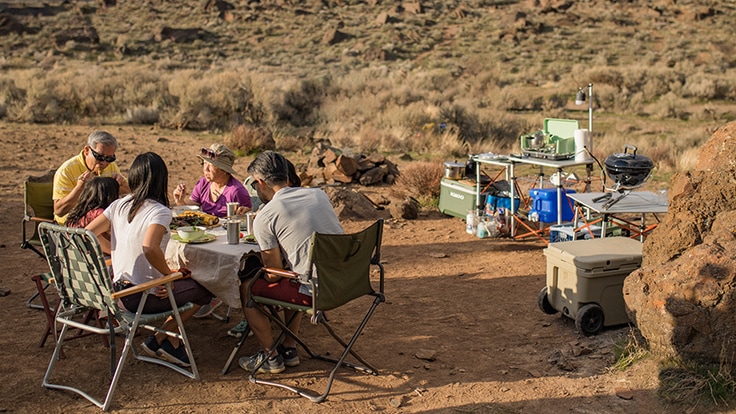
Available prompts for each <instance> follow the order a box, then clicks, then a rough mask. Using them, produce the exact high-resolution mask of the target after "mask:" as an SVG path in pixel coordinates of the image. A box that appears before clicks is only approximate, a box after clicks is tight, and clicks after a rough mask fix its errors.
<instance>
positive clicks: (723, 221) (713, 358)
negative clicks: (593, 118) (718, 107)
mask: <svg viewBox="0 0 736 414" xmlns="http://www.w3.org/2000/svg"><path fill="white" fill-rule="evenodd" d="M735 160H736V122H731V123H729V124H727V125H725V126H723V127H721V128H720V129H718V130H717V131H716V132H715V133H714V134H713V135H712V136H711V138H710V139H709V140H708V142H707V143H706V144H705V145H704V146H703V147H702V148H701V150H700V155H699V159H698V163H697V165H696V168H695V170H694V171H691V172H688V173H683V174H679V175H678V176H676V177H675V179H674V180H673V183H672V186H671V188H670V190H669V211H668V214H667V216H666V217H665V218H664V219H663V220H662V222H661V223H660V225H659V226H658V227H657V229H656V230H655V231H654V232H653V233H652V234H651V235H650V236H649V237H648V238H647V240H646V242H645V244H644V246H643V255H644V261H643V264H642V267H641V268H640V269H639V270H637V271H635V272H633V273H632V274H631V275H629V276H628V277H627V278H626V280H625V282H624V287H623V293H624V300H625V301H626V306H627V312H628V313H629V317H630V319H631V320H632V321H634V322H635V323H636V325H637V326H638V328H639V330H640V331H641V333H642V335H643V336H644V337H645V338H646V339H647V341H648V342H649V345H650V348H651V350H652V351H653V353H655V354H657V355H659V356H662V357H676V358H681V359H683V360H689V361H695V362H698V363H717V362H719V361H721V360H722V359H723V358H726V360H727V361H732V360H733V358H734V356H735V355H736V312H735V311H736V309H735V308H736V161H735Z"/></svg>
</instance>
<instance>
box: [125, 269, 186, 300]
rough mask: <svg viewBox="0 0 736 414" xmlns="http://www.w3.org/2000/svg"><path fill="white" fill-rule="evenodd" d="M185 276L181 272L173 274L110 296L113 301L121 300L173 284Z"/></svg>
mask: <svg viewBox="0 0 736 414" xmlns="http://www.w3.org/2000/svg"><path fill="white" fill-rule="evenodd" d="M183 276H184V275H183V274H182V273H181V272H174V273H171V274H169V275H166V276H164V277H161V278H158V279H153V280H149V281H148V282H146V283H141V284H140V285H135V286H133V287H131V288H128V289H125V290H121V291H119V292H115V293H113V294H112V295H110V297H112V298H113V299H120V298H122V297H125V296H129V295H132V294H134V293H139V292H143V291H146V290H148V289H151V288H154V287H156V286H161V285H164V284H166V283H171V282H173V281H175V280H179V279H181V278H182V277H183Z"/></svg>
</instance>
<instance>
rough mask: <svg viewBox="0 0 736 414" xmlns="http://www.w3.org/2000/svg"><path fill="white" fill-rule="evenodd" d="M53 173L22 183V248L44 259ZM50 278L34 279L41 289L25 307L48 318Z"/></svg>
mask: <svg viewBox="0 0 736 414" xmlns="http://www.w3.org/2000/svg"><path fill="white" fill-rule="evenodd" d="M54 172H55V170H49V171H47V172H46V173H45V174H43V175H41V176H31V177H28V178H27V179H26V181H25V182H24V183H23V206H24V211H23V221H22V222H21V229H22V236H23V239H22V241H21V244H20V247H21V248H22V249H31V250H32V251H34V252H35V253H36V254H37V255H39V256H41V258H44V259H45V258H46V256H44V254H43V251H42V247H41V239H39V237H38V225H39V224H40V223H43V222H48V223H53V222H54V200H53V199H52V194H53V189H54ZM31 227H32V230H31ZM49 276H50V275H49V274H48V273H43V274H39V275H33V276H32V277H31V279H32V280H33V281H34V282H35V283H36V285H37V286H38V287H39V289H38V291H37V292H36V293H34V294H33V295H31V297H29V298H28V300H26V306H28V307H29V308H33V309H43V310H44V311H45V312H47V317H48V316H49V315H48V311H49V306H48V304H47V303H45V302H47V300H46V297H45V293H44V292H45V291H46V289H48V287H49ZM40 296H43V297H40ZM36 299H39V301H40V302H41V304H38V302H37V301H36ZM42 346H43V345H42Z"/></svg>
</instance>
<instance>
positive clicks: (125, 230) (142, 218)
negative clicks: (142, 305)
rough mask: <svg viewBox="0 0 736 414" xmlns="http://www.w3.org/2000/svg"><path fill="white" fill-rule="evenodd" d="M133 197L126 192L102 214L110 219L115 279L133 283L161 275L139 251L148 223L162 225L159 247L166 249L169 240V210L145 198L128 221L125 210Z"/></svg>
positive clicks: (141, 249) (149, 224)
mask: <svg viewBox="0 0 736 414" xmlns="http://www.w3.org/2000/svg"><path fill="white" fill-rule="evenodd" d="M132 201H133V196H132V195H130V194H129V195H127V196H125V197H123V198H120V199H118V200H115V201H113V203H112V204H110V206H109V207H108V208H107V209H105V212H104V213H103V214H104V215H105V217H107V219H108V220H110V228H111V229H110V236H111V239H110V243H111V245H112V246H111V247H112V268H113V269H114V273H115V281H118V280H120V279H121V278H122V279H125V280H128V281H130V282H131V283H133V284H141V283H144V282H147V281H149V280H151V279H157V278H160V277H162V276H163V275H162V274H161V272H159V271H158V270H156V269H155V268H153V266H151V264H150V263H148V259H146V256H145V254H144V253H143V239H144V237H145V235H146V230H147V229H148V227H149V226H151V225H161V226H164V227H165V228H166V229H167V231H166V233H165V234H164V237H163V239H162V240H161V250H162V251H166V244H167V243H168V242H169V232H168V229H169V225H170V224H171V210H170V209H169V208H168V207H166V206H164V205H163V204H161V203H158V202H155V201H152V200H146V201H144V202H143V204H142V205H141V208H140V209H139V210H138V212H137V213H136V215H135V218H133V221H132V222H131V223H128V212H129V211H130V208H131V207H132V205H133V203H132Z"/></svg>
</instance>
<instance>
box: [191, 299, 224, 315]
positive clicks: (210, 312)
mask: <svg viewBox="0 0 736 414" xmlns="http://www.w3.org/2000/svg"><path fill="white" fill-rule="evenodd" d="M220 305H222V302H217V304H215V306H212V305H211V304H207V305H205V306H208V308H207V310H205V311H204V312H202V309H204V306H203V307H202V309H200V310H199V311H198V312H197V313H195V314H194V316H193V317H194V318H197V319H199V318H206V317H208V316H210V315H212V313H213V312H214V311H215V309H217V307H218V306H220ZM200 312H201V313H200Z"/></svg>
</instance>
